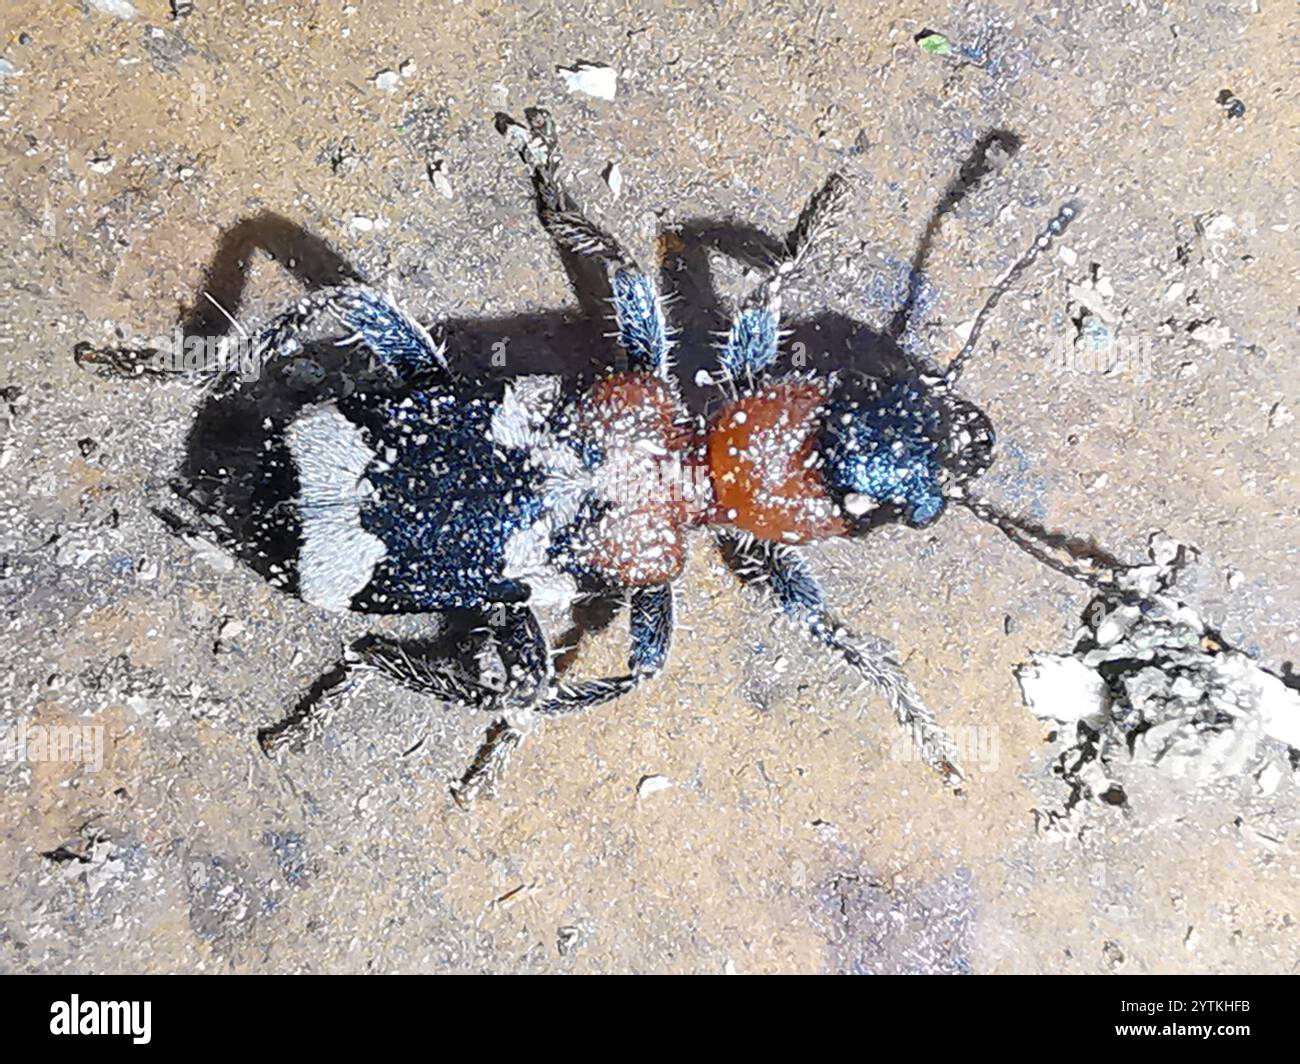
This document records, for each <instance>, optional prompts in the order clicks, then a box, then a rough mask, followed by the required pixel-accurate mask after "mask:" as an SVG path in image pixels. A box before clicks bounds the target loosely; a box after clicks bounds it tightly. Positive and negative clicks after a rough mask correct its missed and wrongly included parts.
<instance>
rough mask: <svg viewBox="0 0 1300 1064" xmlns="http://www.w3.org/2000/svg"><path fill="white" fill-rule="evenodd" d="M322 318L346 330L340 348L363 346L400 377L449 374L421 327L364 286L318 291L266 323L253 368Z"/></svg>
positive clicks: (292, 345)
mask: <svg viewBox="0 0 1300 1064" xmlns="http://www.w3.org/2000/svg"><path fill="white" fill-rule="evenodd" d="M326 315H328V316H330V317H332V318H334V320H335V321H337V322H338V323H339V324H340V325H342V326H343V328H344V329H346V330H348V335H347V336H345V337H343V339H342V340H341V341H340V343H361V344H363V345H365V347H366V348H367V349H368V350H370V351H371V352H372V353H373V354H374V356H375V358H377V359H378V360H379V362H380V363H381V364H382V365H384V366H386V367H387V368H388V369H390V370H392V371H393V372H394V373H395V374H397V375H398V376H399V377H402V378H409V377H411V376H413V375H415V374H417V373H422V372H429V371H432V370H444V371H445V370H446V369H447V360H446V358H445V356H444V355H443V349H442V346H441V345H439V344H437V343H435V342H434V340H433V337H431V336H430V335H429V333H428V331H427V330H426V329H425V328H424V326H422V325H421V324H420V323H419V322H417V321H416V320H415V319H414V318H412V317H411V316H410V315H409V314H407V313H406V311H404V310H402V308H401V307H399V306H398V305H397V304H396V303H394V302H393V301H392V300H391V299H389V298H388V296H386V295H384V293H382V292H380V291H379V290H378V289H375V288H370V287H368V286H366V285H340V286H337V287H331V288H318V289H316V290H315V291H312V292H308V293H307V294H306V295H304V296H302V297H301V298H300V299H299V300H298V301H297V302H296V303H294V304H293V306H291V307H289V308H288V309H287V310H285V311H282V312H281V313H280V314H278V315H277V316H276V317H275V318H273V319H272V320H271V321H269V322H267V324H266V325H264V326H263V327H262V329H261V330H259V332H258V334H257V336H256V338H255V339H254V340H253V342H252V348H251V349H252V361H253V363H254V365H255V366H256V368H257V369H258V370H260V369H261V367H262V366H263V365H265V364H266V363H267V362H268V361H270V360H272V359H274V358H277V357H280V356H282V355H283V354H284V353H285V352H286V351H291V350H293V349H295V348H296V347H297V346H298V345H299V344H300V343H301V340H300V337H301V335H302V334H303V333H304V332H306V331H307V330H308V329H310V328H312V327H313V326H314V325H315V324H316V322H318V321H319V320H320V319H321V318H322V317H324V316H326ZM227 380H228V381H229V380H230V375H228V376H227Z"/></svg>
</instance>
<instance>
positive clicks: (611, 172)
mask: <svg viewBox="0 0 1300 1064" xmlns="http://www.w3.org/2000/svg"><path fill="white" fill-rule="evenodd" d="M603 176H604V178H605V184H606V185H608V186H609V190H610V192H612V193H613V195H614V198H615V199H618V196H619V193H620V192H622V191H623V171H622V170H620V169H619V168H618V163H610V164H609V165H608V166H607V167H605V173H604V175H603Z"/></svg>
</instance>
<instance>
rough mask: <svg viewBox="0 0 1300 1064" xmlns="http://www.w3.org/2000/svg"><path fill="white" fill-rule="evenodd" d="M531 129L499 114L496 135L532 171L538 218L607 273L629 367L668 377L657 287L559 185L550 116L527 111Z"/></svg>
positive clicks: (557, 153)
mask: <svg viewBox="0 0 1300 1064" xmlns="http://www.w3.org/2000/svg"><path fill="white" fill-rule="evenodd" d="M524 117H525V119H526V121H527V125H526V126H525V125H521V124H520V123H518V122H516V121H515V120H514V119H512V118H510V117H509V116H508V115H503V114H502V115H497V121H496V125H497V130H498V131H499V132H500V133H501V134H502V135H503V136H505V137H506V139H507V140H508V141H509V142H510V145H511V146H512V147H513V148H514V149H515V150H516V151H517V152H518V153H519V157H520V158H521V159H523V161H524V163H525V164H526V165H527V166H528V168H529V169H530V170H531V171H532V176H533V187H534V188H535V189H536V191H537V204H538V215H539V216H540V218H541V221H542V225H543V226H544V227H545V229H546V231H547V232H548V233H550V234H551V238H552V239H553V240H554V241H555V242H556V243H557V244H558V245H559V246H560V247H561V248H563V249H564V250H566V251H569V252H572V253H573V254H575V255H582V256H586V257H589V258H593V259H596V260H598V261H599V262H601V263H602V264H603V265H604V266H605V268H606V269H607V271H608V273H609V283H610V289H611V291H612V297H613V302H614V315H615V318H616V319H617V321H618V342H619V345H620V346H621V347H622V348H623V349H624V350H625V351H626V352H627V358H628V365H629V367H630V368H631V369H634V370H643V371H645V372H648V373H654V374H656V375H657V376H661V377H662V376H667V374H668V371H669V369H670V364H669V355H670V353H671V350H672V337H671V336H670V334H669V329H668V321H667V318H666V316H665V315H664V309H663V301H662V300H661V299H660V296H659V291H658V289H657V288H656V287H655V283H654V281H653V279H652V278H650V277H649V276H648V275H647V274H646V273H645V272H644V271H643V270H642V269H641V267H640V266H639V265H638V264H637V261H636V260H635V259H634V258H633V257H632V256H631V255H630V254H629V253H628V252H627V250H626V249H625V248H624V247H623V245H622V244H620V243H619V242H618V240H617V238H615V237H614V236H613V235H612V234H611V233H609V232H607V231H606V230H604V229H602V228H601V227H600V226H599V225H597V224H596V223H595V222H593V221H592V220H591V219H590V218H588V217H587V216H586V214H585V213H583V210H582V208H581V207H580V206H579V205H578V203H577V201H576V200H575V199H574V198H573V197H572V196H571V195H570V194H569V192H568V190H567V189H566V188H565V187H564V185H563V184H562V183H561V182H560V179H559V165H560V149H559V140H558V137H557V135H556V132H555V123H554V121H553V120H552V119H551V116H550V114H549V113H548V112H547V111H545V110H543V109H542V108H540V107H531V108H529V109H528V110H527V111H525V112H524Z"/></svg>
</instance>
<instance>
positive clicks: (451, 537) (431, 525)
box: [339, 389, 542, 612]
mask: <svg viewBox="0 0 1300 1064" xmlns="http://www.w3.org/2000/svg"><path fill="white" fill-rule="evenodd" d="M339 407H340V409H341V410H342V411H343V413H344V414H345V415H346V416H348V417H349V418H350V419H351V420H353V421H355V422H356V423H358V424H361V425H363V426H365V427H366V428H367V429H368V430H369V442H370V444H371V446H372V447H373V449H374V450H375V453H376V456H377V457H376V461H375V462H374V463H372V464H371V467H370V469H369V470H368V471H367V480H369V482H370V485H371V488H372V489H373V494H372V497H371V498H370V500H369V501H367V502H366V503H364V504H363V505H362V507H361V520H362V524H363V526H364V527H365V529H366V531H368V532H371V533H373V534H374V535H376V536H378V537H379V538H380V539H381V540H383V542H384V545H385V547H386V548H387V555H386V557H385V558H384V559H383V561H381V562H380V563H379V564H378V565H376V566H375V570H374V573H373V576H372V578H371V582H370V585H369V587H368V588H367V589H366V593H365V594H366V598H367V599H368V600H369V601H370V602H372V603H374V605H375V606H376V607H381V608H382V609H383V611H384V612H399V611H402V610H411V611H424V610H440V609H452V608H473V607H476V606H482V605H484V604H486V603H492V602H511V601H519V600H521V599H524V598H526V597H527V594H528V589H527V588H526V587H525V586H524V585H522V584H520V583H518V582H516V581H514V580H507V579H504V578H503V577H502V575H501V574H502V569H503V567H504V557H505V547H506V543H507V541H508V540H509V539H510V537H511V536H512V535H513V534H514V533H515V532H517V531H519V530H520V529H521V528H526V527H528V526H529V525H531V524H532V523H533V522H534V521H536V520H537V518H538V516H539V515H540V514H541V512H542V498H541V478H540V474H539V473H538V472H537V471H536V470H534V469H531V468H529V466H528V462H527V455H526V454H525V453H524V452H523V451H520V450H516V449H513V448H507V447H502V446H500V445H499V444H497V443H495V442H494V441H493V440H492V438H491V426H492V414H493V411H494V410H495V409H496V407H497V404H496V403H495V402H493V401H491V400H488V399H468V400H467V399H466V398H464V397H463V396H461V395H457V394H456V393H455V392H454V391H452V390H450V389H447V390H438V389H435V390H424V391H418V392H414V393H412V394H411V395H409V396H407V397H405V398H401V399H389V398H381V397H377V396H374V395H371V396H356V397H354V398H353V399H352V400H350V401H349V400H344V401H342V402H340V403H339Z"/></svg>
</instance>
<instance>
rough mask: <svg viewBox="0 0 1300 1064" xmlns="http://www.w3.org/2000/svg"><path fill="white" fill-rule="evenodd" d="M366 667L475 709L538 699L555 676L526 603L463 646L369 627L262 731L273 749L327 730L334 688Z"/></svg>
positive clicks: (268, 748) (492, 620)
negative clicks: (390, 634)
mask: <svg viewBox="0 0 1300 1064" xmlns="http://www.w3.org/2000/svg"><path fill="white" fill-rule="evenodd" d="M365 672H378V673H381V674H383V675H384V676H387V677H388V678H389V679H391V680H395V681H396V682H397V683H400V684H401V685H402V686H403V687H408V688H410V689H411V690H413V691H419V692H420V693H422V694H429V695H433V696H434V697H435V698H437V699H440V700H442V701H445V702H455V703H457V704H459V705H463V706H466V707H469V708H471V709H480V710H486V711H489V712H501V711H502V710H503V709H505V708H506V707H507V706H509V705H512V704H529V703H531V702H534V701H536V699H537V698H538V696H539V694H540V692H541V691H543V690H544V689H545V687H546V684H547V681H548V680H549V679H550V675H551V672H550V655H549V653H548V651H547V647H546V638H545V636H544V635H543V633H542V630H541V628H540V626H539V625H538V624H537V618H536V617H535V616H534V615H533V612H532V610H530V609H528V608H527V607H520V606H515V607H502V611H501V615H500V616H497V617H492V618H490V623H489V624H488V625H487V626H486V627H483V628H479V629H475V631H474V632H472V633H471V635H470V637H469V639H468V640H467V641H462V642H460V643H459V644H458V645H456V646H448V645H447V644H446V643H443V644H441V645H439V644H435V643H433V642H428V641H419V640H398V639H391V638H389V637H387V636H378V635H368V636H365V637H364V638H362V639H359V640H357V641H356V642H355V643H353V644H352V645H351V646H350V647H349V648H348V650H347V651H346V652H345V653H344V655H343V657H342V658H341V659H340V660H339V661H338V662H336V663H335V664H334V665H333V666H332V667H331V668H330V669H329V670H328V671H327V672H325V673H324V675H322V676H321V677H320V679H318V680H317V681H316V682H315V683H314V684H312V686H311V689H310V690H309V691H308V692H307V694H306V695H304V696H303V698H302V699H301V700H300V701H299V702H298V704H297V705H296V706H295V707H294V709H293V711H292V712H291V713H289V715H288V716H286V717H285V718H284V719H283V720H281V721H280V722H279V723H277V724H274V725H272V726H271V727H268V728H264V729H262V731H260V732H259V733H258V741H259V742H260V743H261V745H262V749H263V750H265V751H266V752H267V753H274V752H275V751H276V750H278V749H280V748H281V747H283V746H285V745H286V744H288V743H290V742H292V741H294V740H296V739H298V738H300V737H302V738H305V737H307V736H309V735H311V734H314V733H315V732H317V731H319V730H320V727H321V723H322V722H321V717H322V714H323V713H324V712H325V711H326V710H327V709H328V708H329V705H330V702H331V700H332V697H333V696H334V695H337V694H339V693H340V692H341V691H342V690H345V689H346V687H347V685H348V684H349V681H351V680H352V679H353V678H354V677H355V676H357V675H358V674H361V673H365Z"/></svg>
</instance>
